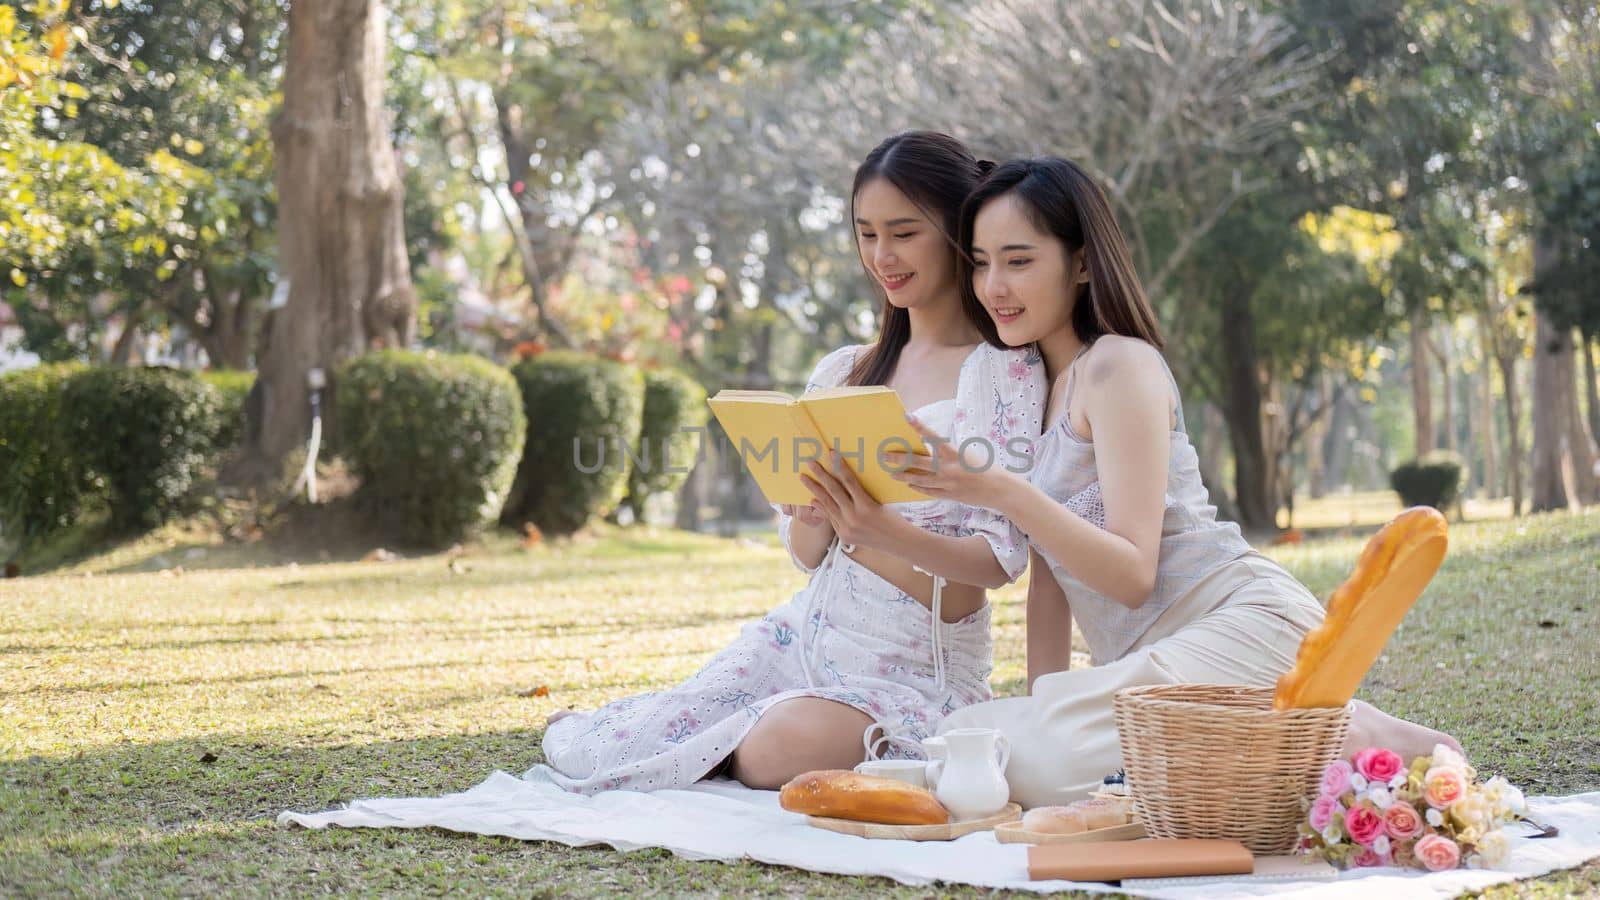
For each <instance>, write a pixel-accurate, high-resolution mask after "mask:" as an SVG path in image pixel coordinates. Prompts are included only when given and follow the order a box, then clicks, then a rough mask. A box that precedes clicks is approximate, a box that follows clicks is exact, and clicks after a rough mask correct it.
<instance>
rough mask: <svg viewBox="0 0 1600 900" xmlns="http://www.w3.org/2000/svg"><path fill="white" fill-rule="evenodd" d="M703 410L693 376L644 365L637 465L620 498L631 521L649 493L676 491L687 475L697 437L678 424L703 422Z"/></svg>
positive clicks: (638, 518) (640, 512)
mask: <svg viewBox="0 0 1600 900" xmlns="http://www.w3.org/2000/svg"><path fill="white" fill-rule="evenodd" d="M706 413H707V408H706V390H705V388H703V387H701V386H700V385H699V383H697V382H696V381H695V380H694V379H692V378H690V377H689V376H687V375H685V374H683V373H682V372H678V371H675V370H672V369H647V370H645V373H644V414H643V415H642V416H641V418H640V421H639V447H638V448H637V449H638V453H639V454H640V458H639V462H640V465H636V466H634V467H633V468H632V469H631V470H630V471H629V472H628V495H627V499H626V501H625V502H626V503H627V505H628V507H629V508H630V509H632V510H633V519H634V521H636V522H642V521H644V505H645V501H646V500H648V499H650V495H651V494H658V493H669V492H674V491H677V490H678V489H679V488H680V487H682V486H683V483H684V482H685V481H686V480H688V478H689V471H688V470H689V469H690V468H692V467H693V466H694V453H695V450H696V449H697V447H698V442H697V441H696V440H695V436H694V434H693V433H692V432H690V433H685V432H684V431H683V430H682V429H685V428H700V427H703V426H704V425H705V424H706ZM669 467H670V468H669ZM673 470H681V471H673Z"/></svg>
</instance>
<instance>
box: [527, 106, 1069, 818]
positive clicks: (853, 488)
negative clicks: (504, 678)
mask: <svg viewBox="0 0 1600 900" xmlns="http://www.w3.org/2000/svg"><path fill="white" fill-rule="evenodd" d="M983 171H986V169H984V167H983V165H982V164H980V163H979V162H978V161H977V160H975V159H973V157H972V156H971V154H969V153H968V152H967V151H966V150H965V148H963V147H962V146H961V145H960V143H959V142H957V141H955V140H954V139H952V138H949V137H947V136H945V135H940V134H934V133H929V132H908V133H906V134H901V135H897V136H895V137H893V138H890V139H889V140H887V141H885V142H883V143H882V144H880V145H879V146H878V147H877V148H875V149H874V150H873V151H872V153H871V154H869V155H868V157H867V159H866V160H865V161H864V162H863V163H862V165H861V167H860V168H859V169H858V170H857V173H856V178H855V184H854V186H853V190H852V194H851V201H852V202H851V214H852V215H851V218H852V221H853V223H854V226H855V229H856V236H857V243H858V247H859V249H860V253H861V259H862V264H863V266H864V267H865V268H866V270H867V272H868V274H869V275H871V276H872V278H873V280H874V281H875V282H876V283H877V284H878V285H879V287H881V288H882V289H883V292H884V304H883V313H882V316H881V320H880V321H881V326H882V330H881V332H880V334H879V338H878V341H877V342H876V343H874V344H871V345H864V346H852V347H845V348H841V349H839V350H836V351H834V352H832V353H830V354H828V355H827V356H826V357H824V358H823V360H822V361H821V362H820V363H819V364H818V365H817V367H816V369H815V371H814V372H813V373H812V375H811V378H810V379H809V380H808V382H807V385H806V388H807V390H814V389H817V388H822V387H832V386H836V385H840V384H887V385H888V386H890V387H893V388H894V389H895V390H896V391H897V392H898V393H899V394H900V396H901V398H902V400H903V401H904V402H905V405H906V407H907V408H908V409H910V410H912V411H914V412H915V414H916V415H917V417H918V418H919V420H921V421H922V422H925V423H927V424H929V425H932V426H934V427H936V428H938V429H939V430H940V431H941V433H943V434H950V435H952V436H954V438H955V439H956V440H957V441H963V440H967V439H979V441H978V443H987V444H988V446H989V447H991V448H993V450H994V464H995V465H997V466H1006V467H1008V468H1012V469H1017V470H1020V469H1024V468H1026V466H1027V465H1028V464H1029V462H1030V460H1029V459H1028V458H1027V457H1028V454H1029V453H1031V439H1032V438H1034V437H1036V436H1037V435H1038V433H1039V424H1040V417H1041V414H1042V411H1043V406H1044V398H1045V390H1046V384H1045V379H1044V373H1043V367H1042V361H1041V359H1040V358H1039V356H1038V354H1037V353H1036V352H1034V351H1031V350H1028V351H1022V350H1006V349H1001V348H999V347H998V346H996V345H997V344H998V341H997V340H995V339H994V336H993V328H994V326H993V323H992V322H990V321H989V320H988V318H987V317H986V316H985V317H976V318H973V317H969V315H968V313H967V312H966V311H965V310H964V309H963V304H962V302H961V294H960V289H959V285H958V282H957V281H956V272H957V266H956V253H957V252H958V250H957V245H956V243H955V240H954V235H955V233H956V222H957V215H958V213H959V210H960V205H961V201H962V199H963V198H964V197H965V195H966V193H967V191H968V190H970V189H971V188H972V186H973V185H975V184H976V183H977V180H978V178H979V176H980V174H981V173H982V172H983ZM1018 439H1021V440H1018ZM807 477H808V483H809V485H810V487H811V489H812V492H813V493H814V494H815V495H816V500H815V501H814V502H813V503H812V504H811V505H810V506H807V507H799V508H793V507H785V508H782V509H780V511H779V512H780V517H779V524H780V533H781V535H782V537H783V541H784V544H785V546H786V547H788V548H789V551H790V554H791V556H792V557H793V558H794V560H795V563H796V565H798V566H800V568H801V569H803V570H804V571H806V572H808V573H809V574H810V581H809V582H808V583H807V585H806V586H805V588H803V589H802V590H801V591H800V592H799V593H798V594H796V595H795V596H794V597H793V598H792V599H791V600H789V602H787V603H785V604H784V605H782V606H780V607H778V608H777V609H775V610H773V611H772V612H771V613H768V614H767V615H766V616H764V617H762V618H761V619H760V620H759V621H756V622H752V623H750V624H748V625H746V626H745V627H744V629H743V630H742V631H741V632H740V634H739V636H738V638H736V639H735V640H734V642H733V644H732V645H730V646H729V647H727V648H726V649H724V650H723V651H721V652H720V653H718V654H717V655H716V656H715V657H713V658H712V659H711V661H710V662H709V663H707V664H706V666H705V667H704V668H702V669H701V670H700V671H699V672H698V673H696V674H695V675H694V676H693V677H691V678H690V679H689V680H687V681H685V682H683V683H682V684H679V685H677V686H676V687H673V688H670V689H668V690H665V691H660V692H656V693H650V694H641V695H637V696H633V697H627V698H624V699H622V700H618V701H616V702H614V703H611V704H608V705H607V706H604V707H602V708H600V709H598V710H594V711H592V712H586V713H575V714H571V715H567V716H565V717H562V718H558V719H553V720H552V721H551V723H550V725H549V727H548V728H547V729H546V732H545V737H544V752H545V758H546V760H547V763H548V764H547V765H542V766H536V767H535V768H534V769H532V770H530V771H529V772H528V774H527V777H528V778H530V779H536V780H547V781H550V782H553V783H555V784H558V785H560V786H562V787H564V788H566V789H567V790H571V791H577V792H582V793H594V792H597V791H602V790H612V789H625V790H640V791H650V790H660V789H664V788H675V787H682V786H684V785H686V784H689V783H692V782H694V781H697V780H699V779H701V778H703V777H705V776H707V775H708V774H711V773H713V772H715V771H718V770H721V769H723V768H724V766H725V767H726V771H728V772H729V773H730V774H731V775H733V776H734V777H735V778H738V779H739V780H740V781H742V782H744V783H745V784H748V785H750V786H752V787H760V788H773V787H777V786H779V785H781V784H782V783H783V782H784V781H786V780H788V779H789V778H790V777H792V776H794V775H796V774H799V773H800V772H804V771H807V770H811V769H819V768H835V767H848V766H850V765H853V764H855V763H856V762H859V761H860V760H861V759H862V757H863V749H862V741H861V737H862V734H863V732H864V731H865V730H866V729H867V728H868V727H869V726H871V725H872V724H873V723H879V724H881V725H882V726H884V728H885V729H887V730H889V731H891V732H892V733H894V734H895V735H896V736H897V737H899V738H900V739H901V741H900V742H898V743H896V744H895V745H893V746H891V748H890V749H889V751H888V755H891V756H893V755H908V754H914V753H916V752H917V750H916V745H915V743H913V742H914V741H917V740H920V739H921V738H923V737H925V736H927V735H929V734H931V733H932V731H933V729H934V726H935V725H936V724H937V722H938V720H939V719H940V718H942V717H943V716H945V715H947V714H948V713H950V712H951V711H952V710H955V709H958V708H960V707H963V706H967V705H969V704H972V703H977V702H980V701H983V700H987V699H989V698H990V697H991V694H990V691H989V683H988V678H989V672H990V669H991V666H992V644H991V641H990V636H989V610H988V605H987V600H986V597H985V588H992V587H998V586H1000V585H1003V584H1006V583H1009V582H1010V581H1012V580H1014V579H1015V578H1016V577H1017V576H1018V575H1020V574H1021V572H1022V571H1023V569H1024V567H1025V566H1026V564H1027V559H1028V548H1027V543H1026V541H1025V540H1024V539H1023V537H1022V535H1021V534H1020V533H1018V532H1017V531H1016V529H1014V528H1012V527H1011V525H1010V523H1008V522H1007V521H1006V520H1005V519H1004V518H1002V517H1000V516H998V515H996V514H994V513H993V512H990V511H988V510H984V509H981V508H977V507H974V506H969V505H966V504H962V503H956V502H953V501H948V500H930V501H923V502H919V503H899V504H890V505H887V506H885V505H880V504H878V503H876V502H874V501H873V500H872V499H871V498H870V497H868V496H866V495H865V493H864V492H863V491H862V490H861V488H860V485H859V484H858V483H856V482H855V480H854V478H853V477H852V476H850V474H849V472H848V470H844V471H843V472H842V473H840V472H839V469H838V468H837V467H830V468H823V467H820V466H815V465H813V468H812V469H811V471H810V472H808V473H807Z"/></svg>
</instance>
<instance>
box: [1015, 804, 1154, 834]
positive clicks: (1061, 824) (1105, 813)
mask: <svg viewBox="0 0 1600 900" xmlns="http://www.w3.org/2000/svg"><path fill="white" fill-rule="evenodd" d="M1128 822H1129V817H1128V813H1127V807H1126V806H1124V805H1123V804H1122V803H1119V802H1117V801H1115V800H1100V799H1095V800H1079V801H1078V802H1076V803H1071V804H1068V805H1067V806H1038V807H1034V808H1033V809H1030V810H1028V811H1027V812H1025V813H1023V814H1022V829H1023V830H1024V831H1036V832H1039V833H1040V834H1078V833H1079V832H1083V831H1096V830H1098V829H1101V828H1115V827H1117V826H1118V825H1126V824H1128Z"/></svg>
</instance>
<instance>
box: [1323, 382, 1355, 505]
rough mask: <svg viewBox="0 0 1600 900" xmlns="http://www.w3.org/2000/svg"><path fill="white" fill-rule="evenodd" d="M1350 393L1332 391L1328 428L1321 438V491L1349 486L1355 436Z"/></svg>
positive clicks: (1346, 391) (1325, 491)
mask: <svg viewBox="0 0 1600 900" xmlns="http://www.w3.org/2000/svg"><path fill="white" fill-rule="evenodd" d="M1353 393H1354V392H1353V391H1348V390H1342V391H1335V392H1334V398H1333V409H1331V410H1329V411H1328V425H1327V428H1326V429H1325V430H1324V433H1323V435H1322V470H1323V482H1322V490H1323V492H1324V493H1327V492H1328V491H1334V490H1338V489H1339V488H1341V487H1342V486H1344V485H1347V484H1351V483H1352V480H1353V479H1352V477H1351V471H1350V470H1351V464H1350V463H1351V460H1350V457H1351V455H1352V454H1351V443H1352V442H1353V441H1354V440H1355V439H1356V437H1357V436H1358V434H1359V429H1358V428H1357V424H1356V418H1357V417H1356V415H1355V413H1354V409H1353V408H1352V401H1351V399H1350V398H1351V396H1352V395H1353Z"/></svg>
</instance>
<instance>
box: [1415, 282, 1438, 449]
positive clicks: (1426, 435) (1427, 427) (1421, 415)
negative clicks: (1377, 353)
mask: <svg viewBox="0 0 1600 900" xmlns="http://www.w3.org/2000/svg"><path fill="white" fill-rule="evenodd" d="M1430 372H1432V364H1431V363H1430V362H1429V353H1428V313H1427V310H1425V309H1423V308H1422V307H1421V306H1418V307H1417V308H1416V309H1414V310H1412V311H1411V413H1412V419H1413V423H1414V425H1415V430H1416V455H1417V456H1418V457H1421V456H1422V455H1423V454H1425V453H1432V452H1433V449H1434V447H1435V444H1434V442H1433V385H1432V383H1431V381H1432V379H1431V378H1429V377H1428V376H1429V373H1430Z"/></svg>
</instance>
